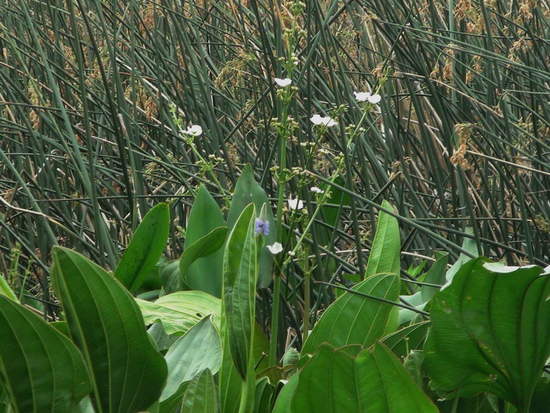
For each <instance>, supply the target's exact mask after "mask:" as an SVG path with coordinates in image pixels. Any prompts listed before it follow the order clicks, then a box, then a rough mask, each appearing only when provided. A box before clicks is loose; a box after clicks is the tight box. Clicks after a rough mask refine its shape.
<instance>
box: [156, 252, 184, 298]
mask: <svg viewBox="0 0 550 413" xmlns="http://www.w3.org/2000/svg"><path fill="white" fill-rule="evenodd" d="M157 265H159V277H160V281H161V284H162V292H163V294H164V295H166V294H170V293H174V292H176V291H181V290H189V286H187V285H185V283H184V281H183V276H182V275H181V272H180V260H179V259H177V260H173V261H164V262H161V263H159V264H157Z"/></svg>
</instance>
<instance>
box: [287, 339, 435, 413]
mask: <svg viewBox="0 0 550 413" xmlns="http://www.w3.org/2000/svg"><path fill="white" fill-rule="evenodd" d="M292 412H293V413H318V412H323V413H340V412H354V413H403V412H407V413H416V412H418V413H432V412H433V413H435V412H437V408H436V407H435V406H434V405H433V404H432V402H431V401H430V399H429V398H428V397H427V396H426V395H425V394H424V393H423V392H422V391H421V390H420V389H419V388H418V387H417V386H416V384H415V383H414V382H413V380H412V378H411V377H410V375H409V374H408V373H407V371H406V370H405V368H404V367H403V366H402V365H401V363H400V362H399V360H398V359H397V357H395V355H394V354H393V353H392V352H391V351H390V350H388V349H387V348H386V347H385V346H384V345H383V344H379V343H376V344H374V345H373V346H371V347H369V348H368V349H365V350H363V351H361V352H360V353H359V354H357V355H356V356H353V353H351V352H348V351H346V349H345V348H342V349H334V348H332V347H331V346H329V345H322V346H321V347H320V349H319V352H318V353H317V354H315V355H314V356H313V358H312V359H311V360H309V361H308V362H307V363H306V364H305V366H304V368H303V369H302V371H301V372H300V377H299V380H298V386H297V388H296V390H295V393H294V397H293V400H292Z"/></svg>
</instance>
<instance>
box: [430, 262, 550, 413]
mask: <svg viewBox="0 0 550 413" xmlns="http://www.w3.org/2000/svg"><path fill="white" fill-rule="evenodd" d="M541 272H542V269H541V268H540V267H535V266H531V267H522V268H518V267H515V268H511V267H504V266H501V265H497V264H489V263H487V262H486V259H483V258H478V259H475V260H472V261H469V262H468V263H466V264H465V265H463V266H462V267H461V268H460V270H459V271H458V272H457V273H456V275H455V276H454V278H453V280H452V282H451V284H450V285H449V286H447V287H446V288H444V289H443V290H441V291H440V292H439V293H438V294H436V296H435V297H434V298H433V300H432V306H431V319H432V328H431V330H430V334H429V336H428V341H427V343H426V360H425V365H426V368H427V371H428V373H429V375H430V377H431V378H432V385H433V387H434V388H435V389H436V390H438V391H441V392H449V393H451V392H452V393H453V395H456V396H470V395H473V394H475V393H479V392H485V391H487V392H491V393H494V394H496V395H497V396H499V397H501V398H503V399H505V400H508V401H510V402H511V403H513V404H515V405H516V406H517V407H518V409H520V410H521V411H529V404H530V401H531V397H532V395H533V392H534V389H535V387H536V384H537V381H538V380H539V378H540V377H541V374H542V370H543V367H544V364H545V362H546V360H548V357H549V355H550V328H548V327H549V326H550V276H548V274H547V275H540V274H541Z"/></svg>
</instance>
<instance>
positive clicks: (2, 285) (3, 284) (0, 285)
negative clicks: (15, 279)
mask: <svg viewBox="0 0 550 413" xmlns="http://www.w3.org/2000/svg"><path fill="white" fill-rule="evenodd" d="M2 295H3V296H5V297H8V298H9V299H10V300H12V301H15V302H16V303H18V302H19V299H18V298H17V295H15V293H14V292H13V290H12V289H11V287H10V285H9V284H8V282H7V281H6V279H5V278H4V276H3V275H2V274H0V296H2Z"/></svg>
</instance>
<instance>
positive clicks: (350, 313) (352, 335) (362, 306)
mask: <svg viewBox="0 0 550 413" xmlns="http://www.w3.org/2000/svg"><path fill="white" fill-rule="evenodd" d="M353 290H354V291H357V292H358V293H361V294H368V295H370V296H373V297H380V298H384V299H386V300H390V301H396V300H397V298H398V296H399V276H398V275H396V274H376V275H373V276H372V277H370V278H367V279H366V280H365V281H362V282H360V283H359V284H357V285H355V286H354V287H353ZM394 308H396V307H395V306H393V305H391V304H389V303H384V302H381V301H376V300H373V299H370V298H368V297H365V296H361V295H358V294H354V293H352V292H349V291H348V292H345V293H344V294H342V295H341V296H340V297H338V299H337V300H336V301H334V302H333V303H332V304H331V305H330V306H329V307H328V308H327V309H326V311H325V312H324V313H323V315H322V316H321V318H320V319H319V321H318V322H317V324H315V327H314V328H313V331H312V332H311V334H310V335H309V336H308V338H307V340H306V342H305V343H304V346H303V349H302V354H305V353H313V352H314V351H315V350H316V349H317V348H318V347H319V346H320V345H321V343H330V344H332V345H333V346H335V347H340V346H344V345H347V344H360V345H363V346H370V345H371V344H373V343H374V342H375V341H376V340H378V339H379V338H380V337H382V336H383V335H384V333H385V332H387V327H388V323H389V322H390V321H391V317H390V315H391V312H392V311H393V309H394Z"/></svg>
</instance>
